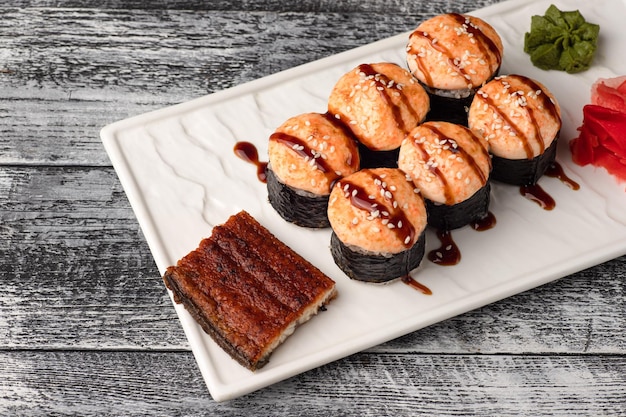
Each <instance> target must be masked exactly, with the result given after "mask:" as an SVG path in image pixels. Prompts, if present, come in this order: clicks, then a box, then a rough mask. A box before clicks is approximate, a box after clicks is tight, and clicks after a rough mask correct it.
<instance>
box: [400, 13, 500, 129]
mask: <svg viewBox="0 0 626 417" xmlns="http://www.w3.org/2000/svg"><path fill="white" fill-rule="evenodd" d="M502 53H503V46H502V40H501V39H500V36H499V35H498V33H497V32H496V31H495V29H494V28H493V27H492V26H490V25H489V24H488V23H487V22H485V21H484V20H482V19H479V18H477V17H474V16H468V15H462V14H458V13H447V14H442V15H438V16H435V17H433V18H431V19H428V20H425V21H424V22H422V23H421V24H420V25H419V26H418V27H417V28H416V29H415V30H414V31H413V32H412V33H411V34H410V36H409V41H408V45H407V65H408V67H409V70H410V71H411V73H412V74H413V75H414V76H415V77H416V78H417V79H418V80H419V81H420V83H421V84H422V85H423V86H424V88H425V89H426V91H427V92H428V94H429V95H430V107H431V110H430V113H429V114H428V116H427V119H428V120H443V121H449V122H453V123H458V124H462V125H464V126H467V108H468V107H469V105H470V104H471V102H472V97H473V96H474V94H475V92H476V90H477V89H478V88H479V87H480V86H481V85H483V84H484V83H486V82H488V81H489V80H491V79H492V78H493V77H494V76H496V75H497V74H498V71H499V70H500V65H501V63H502Z"/></svg>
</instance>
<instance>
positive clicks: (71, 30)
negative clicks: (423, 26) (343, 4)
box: [0, 6, 432, 166]
mask: <svg viewBox="0 0 626 417" xmlns="http://www.w3.org/2000/svg"><path fill="white" fill-rule="evenodd" d="M294 7H295V6H294ZM0 13H1V14H2V18H3V26H2V28H0V39H1V42H0V56H2V57H3V59H2V63H1V64H0V117H2V119H3V124H4V126H3V129H2V133H3V134H2V135H0V155H1V156H0V163H5V164H55V165H61V164H72V165H100V166H101V165H106V164H108V158H107V157H106V155H105V153H104V152H103V150H102V146H101V144H100V141H99V136H98V133H99V129H100V128H101V127H102V126H104V125H106V124H108V123H111V122H113V121H116V120H120V119H123V118H126V117H129V116H133V115H136V114H140V113H143V112H146V111H150V110H155V109H157V108H160V107H165V106H167V105H171V104H175V103H178V102H182V101H186V100H189V99H192V98H196V97H199V96H202V95H204V94H208V93H212V92H215V91H219V90H223V89H226V88H229V87H232V86H235V85H238V84H241V83H244V82H247V81H251V80H253V79H257V78H260V77H263V76H266V75H269V74H272V73H275V72H278V71H281V70H285V69H288V68H291V67H294V66H297V65H300V64H304V63H306V62H310V61H313V60H316V59H319V58H322V57H326V56H329V55H332V54H335V53H338V52H342V51H345V50H348V49H351V48H354V47H357V46H361V45H364V44H367V43H370V42H373V41H375V40H378V39H381V38H385V37H388V36H392V35H395V34H397V33H400V32H402V31H405V30H409V29H410V28H412V27H414V26H415V25H416V22H418V21H419V20H420V19H422V18H423V17H424V16H425V15H427V14H429V13H432V10H430V11H428V12H427V11H424V10H418V11H417V12H411V13H398V14H384V15H381V14H377V13H327V12H325V13H314V12H285V13H278V12H254V11H223V12H215V11H188V10H182V11H178V10H168V11H162V10H150V11H142V10H99V9H98V10H93V9H77V10H67V9H50V8H26V9H14V8H11V9H8V8H0Z"/></svg>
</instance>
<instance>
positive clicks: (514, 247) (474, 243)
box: [101, 0, 626, 401]
mask: <svg viewBox="0 0 626 417" xmlns="http://www.w3.org/2000/svg"><path fill="white" fill-rule="evenodd" d="M553 2H554V3H555V5H556V6H557V7H559V8H560V9H561V10H574V9H579V10H580V11H581V12H582V13H583V15H584V16H585V17H586V18H587V20H589V21H591V22H594V23H599V24H600V25H601V38H600V44H599V50H598V53H597V56H596V60H595V63H594V66H593V68H592V69H590V70H588V71H586V72H584V73H581V74H577V75H569V74H566V73H562V72H555V71H542V70H539V69H537V68H535V67H533V66H532V65H531V63H530V61H529V58H528V56H527V55H526V54H525V53H524V52H523V37H524V32H526V31H527V30H528V29H529V27H530V19H531V16H532V15H534V14H543V13H544V12H545V10H546V9H547V8H548V6H549V5H550V4H551V3H553ZM472 14H474V15H476V16H479V17H482V18H484V19H485V20H487V21H488V22H489V23H490V24H491V25H493V26H494V27H495V28H496V30H497V31H498V32H499V33H500V35H501V37H502V39H503V43H504V48H505V52H504V62H503V67H502V71H501V73H502V74H506V73H518V74H523V75H527V76H529V77H531V78H535V79H536V80H538V81H541V82H542V83H544V84H545V85H547V87H548V88H549V89H550V90H551V91H552V92H553V93H554V94H555V95H556V97H557V98H558V99H559V102H560V104H561V106H562V108H563V121H564V127H563V130H562V135H561V137H562V141H561V143H560V148H559V150H558V156H557V159H558V161H559V162H560V163H561V165H562V166H563V167H564V169H565V171H566V173H567V175H568V176H570V177H571V178H572V179H574V180H575V181H577V182H578V183H579V184H580V185H581V188H580V190H578V191H574V190H571V189H570V188H568V187H567V186H565V185H564V184H563V183H562V182H560V181H559V180H558V179H555V178H547V177H546V178H542V179H541V181H540V184H541V186H542V187H543V188H544V189H545V190H546V191H547V192H548V193H549V194H550V195H552V197H554V199H555V200H556V208H555V209H554V210H552V211H546V210H543V209H541V208H540V207H539V206H538V205H536V204H535V203H533V202H531V201H528V200H526V199H524V198H523V197H522V196H521V195H520V194H519V192H518V189H517V188H516V187H511V186H504V185H501V184H494V186H493V189H492V205H491V211H492V212H493V213H494V214H495V216H496V218H497V225H496V227H495V228H493V229H491V230H488V231H485V232H476V231H474V230H472V229H470V228H468V227H466V228H463V229H460V230H457V231H454V232H453V236H454V239H455V241H456V242H457V244H458V246H459V247H460V250H461V252H462V260H461V262H460V263H459V264H458V265H456V266H451V267H443V266H438V265H435V264H432V263H430V262H429V261H427V260H424V261H423V262H422V265H421V266H420V268H418V270H417V271H415V272H414V273H413V276H414V277H415V279H417V280H418V281H419V282H420V283H422V284H424V285H426V286H427V287H429V288H430V289H431V290H432V292H433V294H432V295H431V296H427V295H424V294H422V293H420V292H419V291H415V290H412V289H411V288H410V287H408V286H406V285H404V284H402V283H401V282H396V283H393V284H390V285H386V286H375V285H368V284H363V283H359V282H355V281H351V280H349V279H348V278H347V277H346V276H345V275H344V274H343V273H342V272H341V271H340V270H339V269H338V268H337V267H336V266H335V264H334V262H333V260H332V257H331V255H330V251H329V248H328V246H329V237H330V232H329V231H328V230H324V231H311V230H306V229H302V228H299V227H297V226H293V225H291V224H287V223H286V222H285V221H283V220H282V219H281V218H280V217H279V216H278V215H277V214H276V213H275V212H274V210H273V209H272V208H271V207H270V206H269V204H268V202H267V192H266V188H265V185H264V184H262V183H261V182H259V181H258V180H257V178H256V168H255V167H254V166H252V165H250V164H247V163H246V162H244V161H242V160H241V159H239V158H237V157H236V156H235V155H234V153H233V147H234V145H235V143H236V142H238V141H250V142H253V143H254V144H256V146H257V148H258V149H259V151H260V155H261V159H264V158H266V155H267V138H268V137H269V135H270V134H271V133H272V132H273V130H274V129H275V128H276V127H277V126H278V125H280V124H281V123H282V122H283V121H285V120H286V119H287V118H289V117H291V116H293V115H296V114H299V113H304V112H310V111H317V112H321V113H323V112H325V111H326V99H327V97H328V94H329V93H330V90H331V88H332V87H333V85H334V83H335V82H336V81H337V80H338V79H339V77H340V76H341V75H342V74H343V73H345V72H347V71H349V70H350V69H352V68H354V67H355V66H357V65H359V64H361V63H369V62H378V61H390V62H395V63H398V64H400V65H403V63H404V61H405V58H404V51H405V44H406V41H407V39H408V33H403V34H400V35H398V36H394V37H392V38H388V39H385V40H382V41H379V42H375V43H372V44H369V45H366V46H363V47H360V48H357V49H354V50H351V51H348V52H345V53H341V54H338V55H335V56H332V57H330V58H326V59H322V60H320V61H315V62H312V63H310V64H307V65H303V66H300V67H296V68H293V69H290V70H287V71H284V72H281V73H278V74H275V75H272V76H269V77H265V78H262V79H259V80H256V81H253V82H250V83H247V84H243V85H240V86H237V87H235V88H232V89H229V90H225V91H221V92H218V93H215V94H212V95H208V96H205V97H201V98H199V99H196V100H193V101H190V102H186V103H183V104H180V105H176V106H172V107H169V108H165V109H162V110H158V111H155V112H151V113H148V114H144V115H140V116H137V117H133V118H130V119H126V120H123V121H120V122H117V123H114V124H111V125H109V126H106V127H105V128H103V130H102V132H101V136H102V140H103V143H104V145H105V147H106V150H107V152H108V154H109V156H110V158H111V161H112V163H113V165H114V167H115V169H116V171H117V173H118V175H119V178H120V181H121V183H122V185H123V187H124V189H125V191H126V193H127V195H128V198H129V200H130V203H131V205H132V207H133V209H134V210H135V213H136V215H137V218H138V221H139V223H140V225H141V228H142V230H143V232H144V234H145V237H146V239H147V241H148V244H149V245H150V249H151V251H152V253H153V255H154V258H155V261H156V264H157V266H158V268H159V271H160V272H161V273H163V272H164V271H165V269H166V268H167V267H168V266H169V265H173V264H175V263H176V261H177V260H178V259H179V258H181V257H182V256H184V255H185V254H187V253H188V252H190V251H191V250H193V249H195V248H196V247H197V245H198V243H199V242H200V240H201V239H202V238H204V237H207V236H209V235H210V234H211V228H212V227H213V226H214V225H216V224H220V223H223V222H224V221H225V220H226V219H227V218H228V216H230V215H232V214H235V213H237V212H238V211H240V210H242V209H245V210H247V211H248V212H249V213H250V214H252V215H253V216H254V217H255V218H257V219H258V220H259V221H260V223H261V224H263V225H264V226H266V227H267V228H268V229H269V230H270V231H271V232H272V233H274V234H275V235H276V236H277V237H278V238H279V239H281V240H282V241H284V242H285V243H287V244H288V245H289V246H291V247H292V248H293V249H294V250H296V251H297V252H298V253H300V254H301V255H302V256H304V257H305V258H306V259H308V260H309V261H310V262H312V263H313V264H314V265H316V266H318V267H319V268H320V269H321V270H322V271H323V272H325V273H326V274H328V275H329V276H330V277H331V278H333V279H334V280H335V281H336V282H337V287H338V290H339V294H340V295H339V297H338V298H337V299H336V300H334V301H333V302H332V303H331V304H330V305H329V307H328V310H327V311H325V312H323V313H321V314H319V315H318V316H316V317H314V318H313V320H311V321H310V322H309V323H307V324H305V325H304V326H302V327H301V328H299V329H298V330H297V331H296V332H295V334H294V335H293V336H291V337H290V338H289V339H287V341H286V342H285V343H284V344H283V345H282V346H280V347H279V348H278V349H277V350H276V351H275V352H274V354H273V356H272V358H271V361H270V363H269V364H268V365H267V366H266V367H264V368H263V369H261V370H260V371H257V372H255V373H253V372H250V371H248V370H247V369H244V368H243V367H241V366H240V365H238V364H237V363H236V362H235V361H233V360H232V359H230V358H229V356H228V355H227V354H226V353H224V352H223V351H222V350H221V349H220V348H219V347H218V346H217V345H216V344H215V343H213V341H212V340H211V339H210V337H208V336H207V335H206V334H205V333H204V332H203V331H202V330H201V328H200V327H199V326H198V325H197V324H196V323H195V322H194V320H193V319H192V318H191V316H189V315H188V314H187V312H186V311H185V310H184V308H182V307H181V306H179V305H175V307H176V311H177V313H178V316H179V318H180V321H181V323H182V326H183V328H184V330H185V333H186V335H187V337H188V339H189V343H190V345H191V348H192V350H193V352H194V355H195V357H196V359H197V361H198V365H199V368H200V370H201V372H202V375H203V377H204V378H205V380H206V383H207V386H208V388H209V391H210V393H211V395H212V396H213V398H214V399H215V400H217V401H221V400H226V399H230V398H234V397H237V396H240V395H243V394H246V393H249V392H251V391H254V390H257V389H259V388H262V387H265V386H268V385H270V384H273V383H275V382H277V381H281V380H283V379H286V378H288V377H291V376H293V375H296V374H298V373H301V372H304V371H307V370H309V369H312V368H314V367H318V366H320V365H323V364H326V363H328V362H331V361H334V360H336V359H339V358H342V357H345V356H348V355H350V354H352V353H355V352H358V351H361V350H363V349H367V348H369V347H372V346H375V345H377V344H380V343H383V342H385V341H388V340H391V339H393V338H396V337H398V336H401V335H404V334H407V333H409V332H412V331H415V330H417V329H420V328H423V327H425V326H428V325H430V324H433V323H436V322H438V321H441V320H444V319H447V318H449V317H453V316H455V315H458V314H461V313H464V312H466V311H469V310H471V309H474V308H477V307H480V306H483V305H486V304H488V303H492V302H494V301H497V300H500V299H502V298H505V297H508V296H511V295H513V294H516V293H519V292H521V291H525V290H527V289H530V288H533V287H536V286H538V285H541V284H544V283H546V282H549V281H551V280H554V279H557V278H560V277H564V276H566V275H568V274H571V273H573V272H576V271H579V270H581V269H584V268H587V267H589V266H592V265H595V264H598V263H601V262H604V261H606V260H609V259H612V258H614V257H617V256H619V255H622V254H624V253H626V192H625V190H624V188H625V185H624V184H619V183H618V182H617V181H616V180H615V179H614V178H613V177H611V176H610V175H608V174H607V173H606V172H605V171H604V170H601V169H595V168H593V167H584V168H581V167H579V166H576V165H574V164H573V163H572V162H571V157H570V154H569V150H568V146H567V142H568V140H569V139H570V138H573V137H575V136H576V128H577V127H578V126H579V125H580V123H581V120H582V107H583V105H584V104H586V103H588V102H589V91H590V86H591V84H592V83H593V82H594V81H595V80H596V79H597V78H598V77H612V76H617V75H623V74H626V61H624V60H623V56H622V52H623V51H625V50H626V37H624V36H623V32H622V29H623V28H622V27H621V26H622V25H623V17H624V16H626V3H625V2H624V1H623V0H621V1H615V0H599V1H595V2H584V1H574V0H562V1H558V0H554V1H552V0H548V1H529V0H522V1H509V2H504V3H500V4H497V5H494V6H491V7H487V8H485V9H481V10H477V11H475V12H474V13H472ZM418 23H419V22H415V25H416V26H417V24H418ZM429 233H430V232H429ZM438 244H439V242H438V241H437V239H436V236H434V234H432V233H430V234H428V235H427V251H428V250H430V249H432V248H434V247H436V246H438Z"/></svg>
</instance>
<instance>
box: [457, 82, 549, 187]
mask: <svg viewBox="0 0 626 417" xmlns="http://www.w3.org/2000/svg"><path fill="white" fill-rule="evenodd" d="M468 122H469V126H470V128H471V129H472V130H474V131H475V132H477V133H479V134H480V135H482V136H483V137H484V138H485V139H486V140H487V142H488V143H489V151H490V152H491V154H492V155H493V158H492V161H493V171H492V173H491V178H493V179H494V180H498V181H501V182H504V183H508V184H513V185H521V186H523V185H532V184H535V183H536V182H537V180H539V178H540V177H541V176H542V175H543V174H544V173H545V171H546V169H547V168H548V167H550V165H552V164H553V163H554V159H555V156H556V147H557V139H558V136H559V132H560V130H561V109H560V107H559V104H558V102H557V101H556V99H555V98H554V96H553V95H552V93H551V92H550V91H548V89H547V88H546V87H545V86H544V85H542V84H541V83H539V82H538V81H535V80H532V79H530V78H528V77H525V76H522V75H506V76H502V77H497V78H496V79H494V80H492V81H490V82H489V83H487V84H485V85H484V86H483V87H481V88H480V90H478V92H477V94H476V96H475V97H474V101H473V102H472V105H471V106H470V110H469V115H468Z"/></svg>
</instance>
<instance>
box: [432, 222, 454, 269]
mask: <svg viewBox="0 0 626 417" xmlns="http://www.w3.org/2000/svg"><path fill="white" fill-rule="evenodd" d="M437 237H438V238H439V241H440V242H441V246H440V247H439V248H437V249H433V250H431V251H430V252H428V260H429V261H431V262H432V263H434V264H438V265H444V266H451V265H456V264H458V263H459V262H461V251H460V250H459V247H458V246H457V245H456V243H455V242H454V239H452V233H451V232H450V231H449V230H437Z"/></svg>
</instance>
